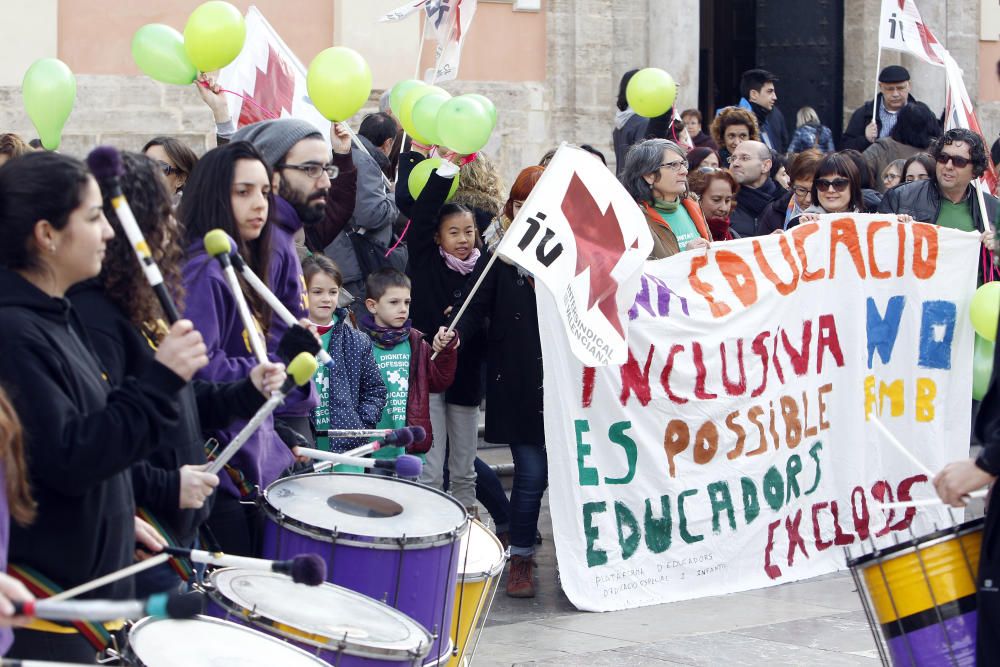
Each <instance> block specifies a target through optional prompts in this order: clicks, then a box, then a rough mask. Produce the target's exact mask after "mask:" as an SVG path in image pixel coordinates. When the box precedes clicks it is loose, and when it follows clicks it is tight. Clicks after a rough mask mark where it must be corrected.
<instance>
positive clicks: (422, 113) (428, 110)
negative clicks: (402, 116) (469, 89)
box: [413, 93, 451, 146]
mask: <svg viewBox="0 0 1000 667" xmlns="http://www.w3.org/2000/svg"><path fill="white" fill-rule="evenodd" d="M450 99H451V95H448V94H444V95H442V94H440V93H431V94H430V95H424V96H423V97H421V98H420V99H419V100H417V103H416V104H414V105H413V127H414V128H416V130H417V133H418V134H419V135H421V136H423V137H426V138H427V142H424V143H431V144H434V145H435V146H437V145H438V144H440V143H441V138H440V137H439V136H438V131H437V122H438V111H439V110H440V109H441V106H442V105H443V104H444V103H445V102H447V101H448V100H450Z"/></svg>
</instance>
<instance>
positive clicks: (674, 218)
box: [618, 139, 711, 259]
mask: <svg viewBox="0 0 1000 667" xmlns="http://www.w3.org/2000/svg"><path fill="white" fill-rule="evenodd" d="M686 155H687V153H686V151H685V150H684V149H683V148H681V147H680V146H678V145H677V144H675V143H674V142H672V141H668V140H666V139H647V140H646V141H643V142H642V143H638V144H636V145H635V146H632V148H630V149H629V152H628V154H627V155H626V156H625V165H624V167H622V173H621V175H619V177H618V180H620V181H621V183H622V185H624V186H625V189H626V190H627V191H628V193H629V194H630V195H632V198H633V199H635V201H636V203H637V204H639V207H640V208H642V210H643V213H644V214H645V216H646V223H647V224H648V225H649V231H651V232H652V233H653V250H652V252H650V254H649V259H663V258H664V257H670V256H671V255H676V254H677V253H679V252H680V251H681V249H684V250H693V249H694V248H704V247H707V246H708V242H709V240H710V239H711V236H710V235H709V231H708V226H707V225H706V224H705V218H704V216H703V215H702V213H701V208H700V207H699V206H698V204H697V202H695V201H693V200H691V199H688V198H687V173H688V162H687V157H686Z"/></svg>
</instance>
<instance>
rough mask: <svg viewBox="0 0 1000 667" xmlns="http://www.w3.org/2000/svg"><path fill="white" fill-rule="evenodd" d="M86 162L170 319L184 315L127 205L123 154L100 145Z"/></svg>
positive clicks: (110, 147) (171, 320) (171, 322)
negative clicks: (122, 179) (123, 191)
mask: <svg viewBox="0 0 1000 667" xmlns="http://www.w3.org/2000/svg"><path fill="white" fill-rule="evenodd" d="M87 166H88V167H89V168H90V171H91V173H92V174H94V178H95V179H97V182H98V183H100V185H101V190H102V191H103V192H104V194H105V195H106V196H107V197H108V198H109V199H111V205H112V206H113V207H114V209H115V215H117V216H118V221H119V222H120V223H121V225H122V229H123V230H124V231H125V236H127V237H128V241H129V243H130V244H131V245H132V249H133V250H135V256H136V258H137V259H138V260H139V266H141V267H142V272H143V274H145V276H146V280H147V281H148V282H149V286H150V287H152V288H153V293H154V294H156V298H157V299H158V300H159V302H160V307H161V308H163V313H164V314H165V315H166V317H167V321H168V322H170V324H173V323H174V322H176V321H177V320H179V319H181V316H180V313H179V312H178V311H177V306H176V305H175V304H174V300H173V298H172V297H171V296H170V292H168V291H167V287H166V285H164V284H163V274H162V273H160V267H158V266H157V265H156V262H155V261H154V260H153V256H152V254H151V253H150V251H149V244H147V243H146V239H145V237H144V236H143V235H142V230H141V229H139V223H137V222H136V221H135V215H134V214H133V213H132V208H131V207H130V206H129V205H128V200H127V199H125V195H124V194H122V186H121V181H120V179H121V177H122V176H123V175H124V174H125V167H124V165H123V164H122V157H121V155H120V154H119V153H118V150H117V149H115V148H114V147H112V146H98V147H97V148H95V149H94V150H92V151H91V152H90V155H88V156H87Z"/></svg>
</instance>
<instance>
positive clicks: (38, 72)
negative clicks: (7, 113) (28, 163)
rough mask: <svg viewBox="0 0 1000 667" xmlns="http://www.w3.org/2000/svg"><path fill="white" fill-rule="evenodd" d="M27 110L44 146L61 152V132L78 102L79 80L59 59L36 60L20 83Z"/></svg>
mask: <svg viewBox="0 0 1000 667" xmlns="http://www.w3.org/2000/svg"><path fill="white" fill-rule="evenodd" d="M21 95H22V97H23V98H24V110H25V111H26V112H27V113H28V118H30V119H31V122H32V123H33V124H34V126H35V130H37V131H38V138H39V139H41V140H42V146H44V147H45V148H46V149H48V150H50V151H54V150H56V149H57V148H59V143H60V142H61V141H62V130H63V126H64V125H65V124H66V121H67V120H68V119H69V114H70V112H72V111H73V103H74V102H76V77H74V76H73V72H72V71H71V70H70V68H69V67H68V66H67V65H66V63H64V62H63V61H61V60H59V59H57V58H42V59H41V60H36V61H35V62H34V63H33V64H32V65H31V67H29V68H28V71H27V72H25V74H24V79H23V80H22V81H21Z"/></svg>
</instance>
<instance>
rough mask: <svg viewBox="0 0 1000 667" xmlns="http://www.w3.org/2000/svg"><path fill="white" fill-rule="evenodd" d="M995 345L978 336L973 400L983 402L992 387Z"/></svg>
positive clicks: (973, 357)
mask: <svg viewBox="0 0 1000 667" xmlns="http://www.w3.org/2000/svg"><path fill="white" fill-rule="evenodd" d="M993 347H994V343H991V342H990V341H988V340H986V339H985V338H983V337H982V336H978V335H977V336H976V347H975V349H974V350H973V352H972V398H973V399H974V400H977V401H981V400H983V396H985V395H986V390H987V389H989V387H990V377H991V376H992V375H993Z"/></svg>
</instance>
